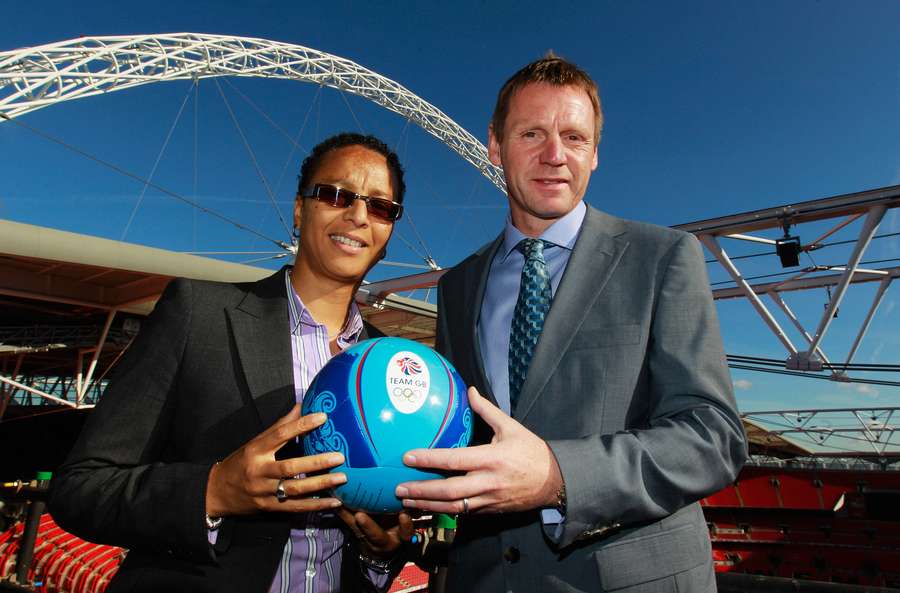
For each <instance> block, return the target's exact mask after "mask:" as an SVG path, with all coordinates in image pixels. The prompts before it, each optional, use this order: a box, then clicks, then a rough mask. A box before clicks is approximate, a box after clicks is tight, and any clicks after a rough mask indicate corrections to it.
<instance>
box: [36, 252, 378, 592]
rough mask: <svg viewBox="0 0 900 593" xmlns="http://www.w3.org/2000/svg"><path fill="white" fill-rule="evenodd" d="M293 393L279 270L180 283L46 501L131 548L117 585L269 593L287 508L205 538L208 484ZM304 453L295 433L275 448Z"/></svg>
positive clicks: (69, 525)
mask: <svg viewBox="0 0 900 593" xmlns="http://www.w3.org/2000/svg"><path fill="white" fill-rule="evenodd" d="M366 332H374V333H375V334H376V335H383V334H381V332H378V331H377V330H375V329H374V328H372V327H371V326H368V328H367V329H364V330H363V335H362V336H361V339H363V338H365V337H367V333H366ZM294 403H295V393H294V377H293V369H292V358H291V343H290V332H289V322H288V304H287V294H286V290H285V282H284V269H282V270H281V271H279V272H277V273H275V274H273V275H272V276H269V277H268V278H265V279H263V280H260V281H259V282H253V283H245V284H225V283H220V282H202V281H196V280H186V279H183V278H181V279H176V280H173V281H172V282H171V283H170V284H169V286H168V287H167V288H166V291H165V293H164V294H163V296H162V298H160V300H159V302H158V303H157V305H156V308H155V309H154V311H153V314H152V315H151V316H150V318H149V319H148V321H147V322H146V323H145V325H144V327H143V328H142V329H141V332H140V334H139V335H138V337H137V338H136V340H135V342H134V344H132V346H131V347H130V348H129V350H128V352H127V354H126V355H125V356H124V357H123V359H122V361H121V362H120V363H119V365H118V367H117V369H116V371H115V376H114V377H113V380H112V382H111V383H110V385H109V387H108V388H107V390H106V392H105V393H104V394H103V397H102V398H101V399H100V402H99V404H98V405H97V407H96V409H95V410H94V411H93V412H92V414H91V416H90V418H89V420H88V423H87V425H86V426H85V428H84V430H83V432H82V434H81V436H80V437H79V439H78V442H77V443H76V444H75V446H74V448H73V449H72V451H71V453H70V455H69V457H68V459H67V460H66V462H65V463H64V464H63V466H62V467H61V468H60V469H59V471H58V472H57V473H56V475H55V476H54V478H53V481H52V484H51V500H50V511H51V513H52V515H53V517H54V518H55V519H56V520H57V521H58V522H59V524H60V525H61V526H62V527H63V528H65V529H67V530H69V531H71V532H72V533H75V534H76V535H79V536H81V537H84V538H86V539H88V540H91V541H96V542H102V543H106V544H113V545H118V546H122V547H125V548H128V549H129V552H128V556H127V558H126V559H125V562H124V564H123V565H122V567H121V568H120V570H119V572H118V573H117V575H116V577H115V578H114V579H113V581H112V583H111V584H110V587H109V588H108V589H107V591H108V592H109V593H113V592H120V591H147V592H148V593H151V592H152V593H158V592H162V591H166V592H176V591H184V592H200V591H210V592H216V593H224V592H234V593H252V592H254V591H255V592H259V593H263V592H265V591H267V590H268V588H269V585H270V583H271V581H272V577H273V575H274V574H275V569H276V565H277V563H278V561H279V559H280V558H281V555H282V550H283V548H284V544H285V541H286V540H287V538H288V536H289V532H290V517H289V516H288V514H286V513H260V514H257V515H246V516H239V517H229V518H226V519H225V521H224V522H223V524H222V527H221V528H220V529H219V533H218V539H217V540H216V543H215V545H214V546H210V545H209V543H208V541H207V530H206V524H205V522H204V516H205V508H206V502H205V501H206V482H207V479H208V476H209V470H210V468H211V467H212V465H213V463H215V462H216V461H217V460H221V459H224V458H225V457H226V456H228V455H229V454H230V453H232V452H233V451H235V450H236V449H238V448H239V447H240V446H242V445H243V444H244V443H246V442H247V441H249V440H251V439H252V438H254V437H255V436H256V435H258V434H259V433H260V432H262V431H263V430H265V429H266V428H267V427H269V426H271V425H272V424H273V423H274V422H275V421H276V420H277V419H278V418H279V417H281V416H283V415H284V414H286V413H287V412H288V411H290V409H291V407H292V406H293V405H294ZM298 455H302V451H301V450H300V447H299V446H296V445H295V444H294V443H289V444H288V445H285V447H284V448H283V449H282V450H281V451H279V454H278V456H279V457H281V458H284V457H292V456H298ZM345 547H346V546H345ZM347 551H348V550H345V552H347ZM345 559H347V560H348V561H347V562H345V563H344V568H345V570H343V583H344V590H345V591H358V590H363V589H366V588H367V587H366V585H364V584H363V583H362V582H361V581H360V574H361V573H360V570H359V565H358V563H357V562H356V561H355V554H353V556H352V557H351V556H348V555H345Z"/></svg>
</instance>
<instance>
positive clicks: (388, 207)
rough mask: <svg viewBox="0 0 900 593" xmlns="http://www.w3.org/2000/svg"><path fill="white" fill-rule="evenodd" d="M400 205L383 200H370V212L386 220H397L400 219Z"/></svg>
mask: <svg viewBox="0 0 900 593" xmlns="http://www.w3.org/2000/svg"><path fill="white" fill-rule="evenodd" d="M400 210H401V208H400V205H399V204H395V203H394V202H391V201H390V200H383V199H381V198H369V212H371V213H372V214H373V215H374V216H377V217H379V218H384V219H385V220H397V219H398V218H400Z"/></svg>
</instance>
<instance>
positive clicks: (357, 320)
mask: <svg viewBox="0 0 900 593" xmlns="http://www.w3.org/2000/svg"><path fill="white" fill-rule="evenodd" d="M291 270H293V268H291V267H288V268H287V269H286V270H285V271H284V282H285V285H286V290H287V297H288V315H289V319H290V323H291V334H293V335H297V334H299V333H300V332H301V331H302V330H301V327H303V326H307V327H318V326H321V325H322V324H320V323H319V322H317V321H316V320H315V319H314V318H313V316H312V313H310V311H309V309H307V308H306V305H304V304H303V300H301V299H300V295H299V294H297V291H296V290H294V286H293V285H292V284H291ZM362 329H363V319H362V314H361V313H360V312H359V307H358V306H357V305H356V301H353V302H351V303H350V315H349V316H348V317H347V323H345V324H344V327H343V329H341V333H339V334H338V337H337V342H338V345H339V346H341V347H342V348H343V347H346V346H349V345H350V344H355V343H356V342H357V341H358V340H359V335H360V334H361V333H362Z"/></svg>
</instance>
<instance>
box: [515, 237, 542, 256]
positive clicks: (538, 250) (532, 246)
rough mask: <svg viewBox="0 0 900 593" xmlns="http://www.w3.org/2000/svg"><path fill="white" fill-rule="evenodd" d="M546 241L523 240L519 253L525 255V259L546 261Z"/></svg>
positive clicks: (520, 243) (520, 242)
mask: <svg viewBox="0 0 900 593" xmlns="http://www.w3.org/2000/svg"><path fill="white" fill-rule="evenodd" d="M544 245H545V243H544V241H542V240H541V239H522V240H521V241H519V245H518V247H519V251H521V252H522V253H523V254H525V259H526V260H528V259H536V260H540V261H543V260H544Z"/></svg>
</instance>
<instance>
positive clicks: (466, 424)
mask: <svg viewBox="0 0 900 593" xmlns="http://www.w3.org/2000/svg"><path fill="white" fill-rule="evenodd" d="M462 423H463V433H462V434H461V435H459V440H458V441H456V444H455V445H453V446H452V447H451V449H459V448H461V447H468V446H469V441H471V440H472V410H471V409H470V408H466V410H465V412H463V417H462Z"/></svg>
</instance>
